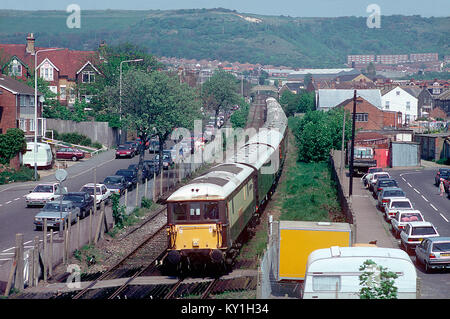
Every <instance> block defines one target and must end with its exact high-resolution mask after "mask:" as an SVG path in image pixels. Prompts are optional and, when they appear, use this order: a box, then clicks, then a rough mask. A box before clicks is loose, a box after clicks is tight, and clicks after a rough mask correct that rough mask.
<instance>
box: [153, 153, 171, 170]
mask: <svg viewBox="0 0 450 319" xmlns="http://www.w3.org/2000/svg"><path fill="white" fill-rule="evenodd" d="M155 162H156V163H157V165H158V166H159V154H156V156H155ZM174 164H175V162H174V161H173V159H172V152H171V151H170V150H164V151H163V169H169V168H171V167H173V165H174Z"/></svg>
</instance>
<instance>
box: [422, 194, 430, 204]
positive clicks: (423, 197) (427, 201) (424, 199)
mask: <svg viewBox="0 0 450 319" xmlns="http://www.w3.org/2000/svg"><path fill="white" fill-rule="evenodd" d="M422 198H423V199H424V200H425V201H426V202H427V203H428V202H429V201H428V199H426V197H425V196H423V195H422Z"/></svg>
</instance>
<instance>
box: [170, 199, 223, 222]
mask: <svg viewBox="0 0 450 319" xmlns="http://www.w3.org/2000/svg"><path fill="white" fill-rule="evenodd" d="M169 211H170V214H171V216H170V217H171V220H172V222H180V221H195V222H199V221H206V220H208V221H210V220H214V219H219V203H218V202H176V203H170V204H169Z"/></svg>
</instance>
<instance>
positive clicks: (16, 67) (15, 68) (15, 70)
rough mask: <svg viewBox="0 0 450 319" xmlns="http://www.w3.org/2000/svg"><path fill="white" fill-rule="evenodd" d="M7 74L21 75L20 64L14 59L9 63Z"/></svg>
mask: <svg viewBox="0 0 450 319" xmlns="http://www.w3.org/2000/svg"><path fill="white" fill-rule="evenodd" d="M9 76H22V64H21V63H20V62H19V61H17V60H16V59H14V60H12V62H11V63H10V64H9Z"/></svg>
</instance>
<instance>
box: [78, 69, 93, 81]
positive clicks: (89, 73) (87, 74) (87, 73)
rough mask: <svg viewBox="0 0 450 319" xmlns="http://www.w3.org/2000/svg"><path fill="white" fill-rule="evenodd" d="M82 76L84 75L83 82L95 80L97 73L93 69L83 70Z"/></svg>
mask: <svg viewBox="0 0 450 319" xmlns="http://www.w3.org/2000/svg"><path fill="white" fill-rule="evenodd" d="M81 76H82V78H81V81H82V82H83V83H92V82H95V73H94V72H93V71H83V73H82V74H81Z"/></svg>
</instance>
